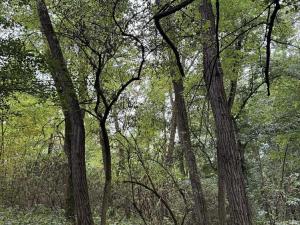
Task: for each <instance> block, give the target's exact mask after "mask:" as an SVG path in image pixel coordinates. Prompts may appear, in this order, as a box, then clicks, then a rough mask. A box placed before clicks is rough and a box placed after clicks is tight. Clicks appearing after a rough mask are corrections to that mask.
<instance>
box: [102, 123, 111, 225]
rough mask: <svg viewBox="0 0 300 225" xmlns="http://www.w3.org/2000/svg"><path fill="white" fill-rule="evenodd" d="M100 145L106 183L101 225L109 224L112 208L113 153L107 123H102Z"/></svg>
mask: <svg viewBox="0 0 300 225" xmlns="http://www.w3.org/2000/svg"><path fill="white" fill-rule="evenodd" d="M100 144H101V147H102V158H103V165H104V173H105V181H104V188H103V200H102V207H101V225H106V224H107V218H106V216H107V211H108V209H109V206H110V199H111V179H112V176H111V152H110V143H109V138H108V134H107V129H106V126H105V122H103V121H100Z"/></svg>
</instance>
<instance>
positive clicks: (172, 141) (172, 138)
mask: <svg viewBox="0 0 300 225" xmlns="http://www.w3.org/2000/svg"><path fill="white" fill-rule="evenodd" d="M170 100H171V106H172V116H171V121H170V128H169V129H170V137H169V143H168V150H167V154H166V158H165V161H166V164H167V165H168V166H171V165H173V157H174V149H175V135H176V128H177V122H176V105H175V102H174V100H173V97H172V92H171V93H170Z"/></svg>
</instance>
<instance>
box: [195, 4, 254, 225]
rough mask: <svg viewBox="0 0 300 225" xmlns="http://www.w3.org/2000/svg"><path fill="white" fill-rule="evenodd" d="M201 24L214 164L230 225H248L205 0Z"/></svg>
mask: <svg viewBox="0 0 300 225" xmlns="http://www.w3.org/2000/svg"><path fill="white" fill-rule="evenodd" d="M200 13H201V15H202V18H203V24H207V23H209V24H210V26H209V28H208V29H206V30H205V28H204V31H203V34H204V35H203V37H204V40H203V67H204V79H205V82H206V86H207V90H208V95H209V100H210V104H211V107H212V111H213V114H214V119H215V124H216V136H217V146H218V150H219V154H218V161H220V164H221V166H220V168H221V169H222V170H224V171H223V172H224V179H225V185H226V190H227V194H228V201H229V208H230V217H231V221H232V222H231V224H232V225H251V224H252V222H251V215H250V209H249V205H248V200H247V196H246V187H245V183H244V179H243V172H242V165H241V157H240V153H239V151H238V149H237V143H236V138H235V132H234V125H233V121H232V118H231V115H230V110H229V107H228V104H227V99H226V94H225V90H224V83H223V71H222V68H221V64H220V61H219V59H218V57H217V56H218V49H217V43H216V39H215V37H216V29H215V17H214V14H213V10H212V5H211V2H210V1H209V0H203V1H202V4H201V6H200Z"/></svg>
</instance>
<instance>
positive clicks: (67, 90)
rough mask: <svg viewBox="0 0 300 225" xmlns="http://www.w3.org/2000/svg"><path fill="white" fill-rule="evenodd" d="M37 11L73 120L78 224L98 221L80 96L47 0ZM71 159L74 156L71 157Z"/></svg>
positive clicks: (39, 2) (67, 111)
mask: <svg viewBox="0 0 300 225" xmlns="http://www.w3.org/2000/svg"><path fill="white" fill-rule="evenodd" d="M37 11H38V15H39V19H40V23H41V27H42V31H43V33H44V35H45V36H46V38H47V42H48V45H49V48H50V52H51V56H52V62H54V63H53V65H52V68H51V69H52V71H51V72H52V73H51V74H52V77H53V80H54V83H55V87H56V90H57V94H58V96H59V99H60V104H61V107H62V110H63V112H64V115H65V119H66V121H69V122H70V129H69V130H68V132H69V131H70V133H68V134H66V135H70V136H69V138H70V145H71V147H70V149H71V168H72V171H71V173H72V184H73V190H74V202H75V210H76V215H77V224H78V225H92V224H94V222H93V218H92V213H91V208H90V202H89V195H88V186H87V179H86V167H85V130H84V122H83V116H82V112H81V108H80V106H79V101H78V97H77V95H76V91H75V88H74V86H73V83H72V79H71V76H70V74H69V71H68V69H67V65H66V63H65V59H64V56H63V54H62V50H61V47H60V44H59V41H58V39H57V37H56V34H55V32H54V29H53V26H52V23H51V20H50V17H49V13H48V10H47V7H46V4H45V2H44V0H37ZM69 161H70V160H69Z"/></svg>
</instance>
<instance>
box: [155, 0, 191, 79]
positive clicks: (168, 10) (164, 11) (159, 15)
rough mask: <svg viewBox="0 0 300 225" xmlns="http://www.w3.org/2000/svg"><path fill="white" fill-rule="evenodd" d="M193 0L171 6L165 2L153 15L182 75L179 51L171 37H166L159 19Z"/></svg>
mask: <svg viewBox="0 0 300 225" xmlns="http://www.w3.org/2000/svg"><path fill="white" fill-rule="evenodd" d="M193 1H194V0H186V1H183V2H182V3H180V4H178V5H176V6H171V7H170V6H169V4H166V5H165V6H164V7H163V9H162V10H161V11H160V12H158V13H157V14H156V15H155V16H154V17H153V18H154V23H155V26H156V28H157V30H158V31H159V33H160V35H161V36H162V37H163V39H164V40H165V42H167V44H168V45H169V46H170V48H171V49H172V51H173V53H174V55H175V58H176V62H177V66H178V69H179V72H180V74H181V76H182V77H184V70H183V66H182V64H181V61H180V55H179V52H178V50H177V48H176V46H175V44H174V43H173V42H172V41H171V39H170V38H169V37H168V35H167V34H166V33H165V31H164V30H163V28H162V26H161V24H160V20H161V19H162V18H164V17H167V16H169V15H171V14H173V13H175V12H177V11H179V10H181V9H182V8H184V7H186V6H188V5H189V4H191V3H192V2H193Z"/></svg>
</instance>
